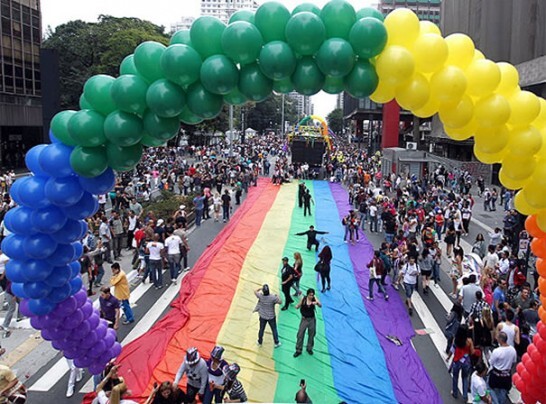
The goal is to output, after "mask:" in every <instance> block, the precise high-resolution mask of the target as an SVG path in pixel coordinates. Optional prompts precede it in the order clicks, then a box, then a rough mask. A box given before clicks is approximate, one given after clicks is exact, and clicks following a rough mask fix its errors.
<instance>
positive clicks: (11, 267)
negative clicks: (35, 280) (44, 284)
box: [6, 259, 30, 283]
mask: <svg viewBox="0 0 546 404" xmlns="http://www.w3.org/2000/svg"><path fill="white" fill-rule="evenodd" d="M26 265H27V261H21V260H16V259H12V260H9V261H8V263H7V264H6V276H7V277H8V279H9V280H10V281H12V282H17V283H24V282H28V281H29V280H30V279H29V278H27V276H26V270H25V268H26Z"/></svg>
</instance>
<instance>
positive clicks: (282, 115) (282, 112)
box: [281, 94, 284, 139]
mask: <svg viewBox="0 0 546 404" xmlns="http://www.w3.org/2000/svg"><path fill="white" fill-rule="evenodd" d="M281 124H282V126H281V128H282V129H281V138H282V139H284V94H282V96H281Z"/></svg>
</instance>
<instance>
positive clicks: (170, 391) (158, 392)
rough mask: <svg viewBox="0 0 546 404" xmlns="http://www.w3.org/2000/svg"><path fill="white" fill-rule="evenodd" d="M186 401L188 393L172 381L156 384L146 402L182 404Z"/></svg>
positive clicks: (152, 403) (150, 403) (148, 403)
mask: <svg viewBox="0 0 546 404" xmlns="http://www.w3.org/2000/svg"><path fill="white" fill-rule="evenodd" d="M185 402H186V394H185V393H184V392H183V391H182V390H180V389H179V388H178V387H176V386H174V385H173V384H172V383H171V382H169V381H166V382H163V383H161V384H157V383H155V384H154V389H153V390H152V393H151V394H150V396H149V397H148V399H147V400H146V402H145V404H182V403H185Z"/></svg>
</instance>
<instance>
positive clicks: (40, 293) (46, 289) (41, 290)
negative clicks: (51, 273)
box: [23, 282, 52, 299]
mask: <svg viewBox="0 0 546 404" xmlns="http://www.w3.org/2000/svg"><path fill="white" fill-rule="evenodd" d="M51 289H52V288H51V287H50V286H47V285H46V284H45V282H26V283H24V284H23V290H24V291H25V294H26V295H27V296H28V297H29V298H31V299H45V298H46V297H47V296H48V295H49V293H50V292H51Z"/></svg>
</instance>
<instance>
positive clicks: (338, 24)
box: [320, 0, 356, 39]
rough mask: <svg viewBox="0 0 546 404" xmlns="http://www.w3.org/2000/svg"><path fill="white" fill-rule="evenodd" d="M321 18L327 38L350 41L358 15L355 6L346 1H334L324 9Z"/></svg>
mask: <svg viewBox="0 0 546 404" xmlns="http://www.w3.org/2000/svg"><path fill="white" fill-rule="evenodd" d="M320 18H321V19H322V22H323V23H324V26H325V27H326V37H327V38H343V39H349V31H351V27H352V26H353V24H354V23H355V21H356V13H355V10H354V8H353V6H351V4H349V3H348V2H346V1H345V0H332V1H330V2H328V3H326V5H325V6H324V7H323V8H322V10H321V12H320Z"/></svg>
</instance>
